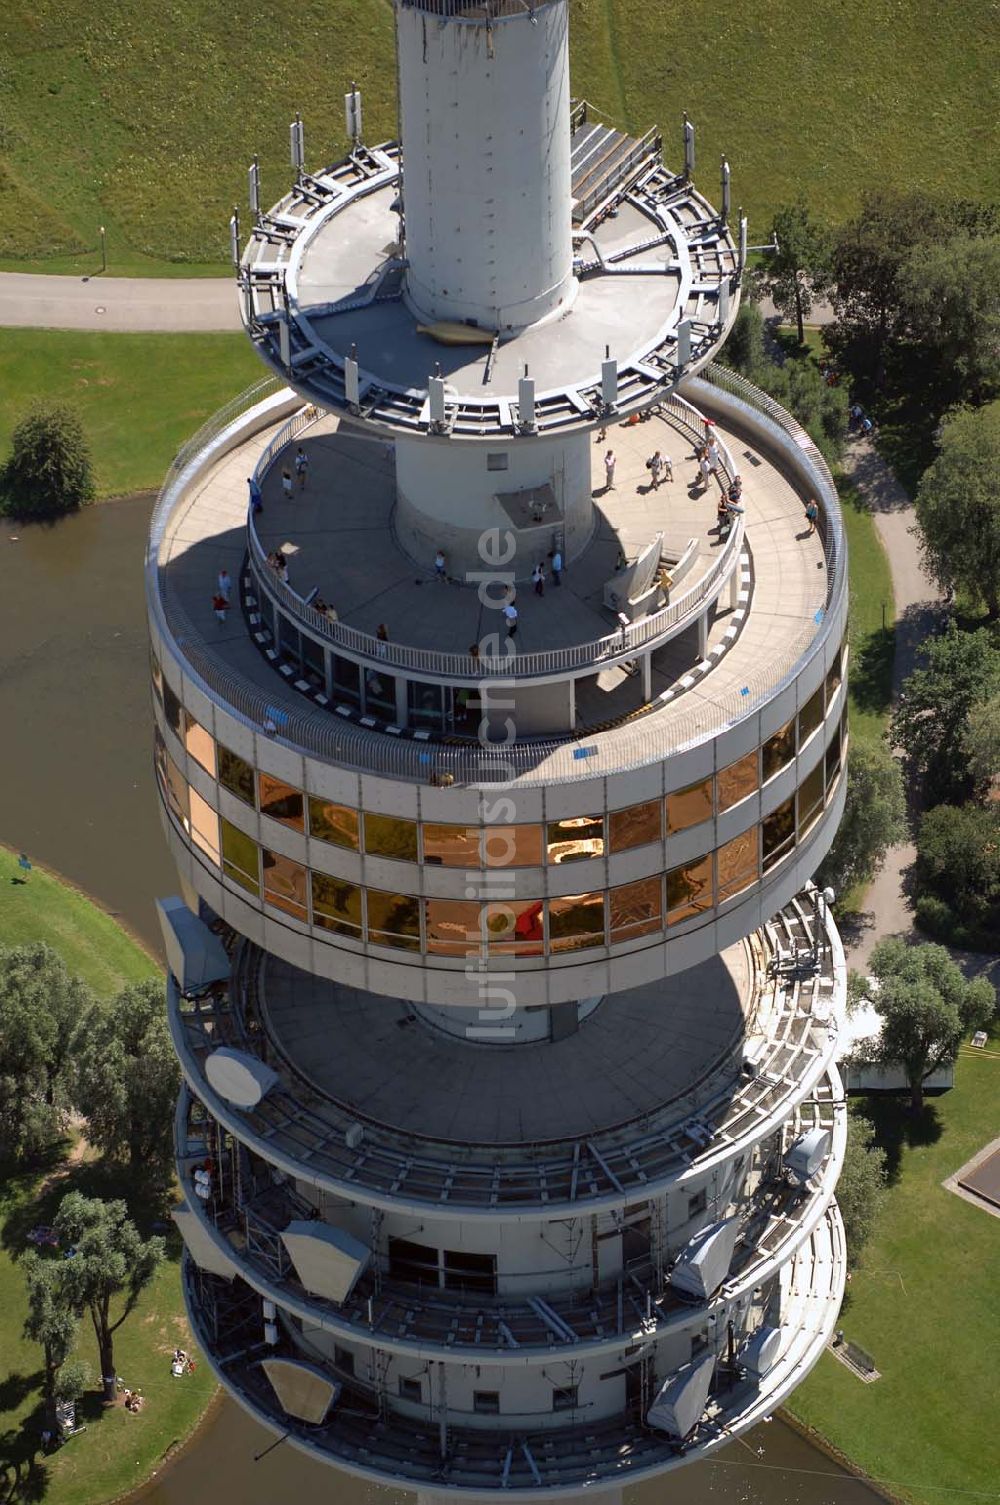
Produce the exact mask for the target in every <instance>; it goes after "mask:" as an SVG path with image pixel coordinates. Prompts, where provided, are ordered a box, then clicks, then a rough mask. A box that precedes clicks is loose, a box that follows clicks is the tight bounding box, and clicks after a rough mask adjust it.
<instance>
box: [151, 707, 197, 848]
mask: <svg viewBox="0 0 1000 1505" xmlns="http://www.w3.org/2000/svg"><path fill="white" fill-rule="evenodd" d="M155 732H156V735H155V739H154V746H155V749H156V772H157V776H158V777H159V780H160V788H161V789H162V790H163V797H164V799H165V800H166V802H167V806H168V808H169V809H170V810H171V811H172V812H173V814H174V815H176V817H177V819H178V820H179V821H180V822H181V824H182V825H183V826H184V827H185V828H187V826H188V822H189V820H190V814H191V806H190V802H189V800H188V784H187V779H186V778H185V777H184V775H183V774H182V773H181V771H180V769H179V768H178V767H177V764H176V763H175V762H174V760H173V758H172V757H171V756H170V754H169V753H168V752H167V744H166V743H165V742H164V740H163V738H162V737H161V736H160V731H159V728H158V727H157V728H156V729H155Z"/></svg>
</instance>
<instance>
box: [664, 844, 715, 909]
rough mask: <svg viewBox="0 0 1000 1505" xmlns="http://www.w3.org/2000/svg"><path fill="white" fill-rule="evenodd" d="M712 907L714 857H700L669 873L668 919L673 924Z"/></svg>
mask: <svg viewBox="0 0 1000 1505" xmlns="http://www.w3.org/2000/svg"><path fill="white" fill-rule="evenodd" d="M711 907H712V859H711V858H710V857H700V858H699V859H698V861H697V862H689V863H687V864H686V866H684V867H675V868H674V869H673V870H672V871H671V872H669V873H668V874H667V920H668V922H669V923H670V924H671V925H676V924H678V923H679V922H680V921H681V920H687V919H690V917H691V916H692V915H696V914H700V913H701V912H702V911H703V910H705V909H710V908H711Z"/></svg>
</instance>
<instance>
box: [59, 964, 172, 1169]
mask: <svg viewBox="0 0 1000 1505" xmlns="http://www.w3.org/2000/svg"><path fill="white" fill-rule="evenodd" d="M179 1090H180V1068H179V1066H178V1064H177V1057H176V1054H175V1052H174V1049H173V1046H172V1044H171V1042H170V1032H169V1030H168V1028H167V1016H166V1006H165V999H164V991H163V983H162V982H158V981H152V980H151V981H149V982H141V983H136V984H135V985H134V986H132V987H129V988H126V989H125V991H124V992H122V993H120V994H119V995H118V997H117V998H116V999H115V1001H114V1003H113V1004H112V1006H111V1008H110V1009H106V1008H102V1007H101V1006H99V1005H95V1006H94V1007H93V1008H92V1009H91V1010H90V1013H89V1015H88V1017H87V1021H86V1027H85V1028H84V1030H83V1032H82V1044H81V1048H80V1051H79V1053H78V1059H77V1079H76V1091H75V1099H76V1106H77V1109H78V1110H79V1112H81V1113H82V1114H83V1115H84V1117H85V1118H86V1120H87V1136H88V1138H89V1139H90V1142H91V1143H92V1144H94V1145H96V1146H97V1147H98V1148H99V1149H101V1150H103V1152H104V1154H105V1155H108V1156H110V1157H112V1158H114V1159H120V1160H125V1161H126V1162H127V1163H128V1165H129V1168H130V1169H131V1170H132V1171H133V1172H134V1173H136V1174H139V1175H153V1176H155V1175H162V1173H163V1172H164V1171H165V1169H166V1168H167V1167H168V1166H169V1165H170V1163H171V1160H172V1147H173V1137H172V1136H173V1121H174V1107H175V1105H176V1101H177V1093H178V1091H179Z"/></svg>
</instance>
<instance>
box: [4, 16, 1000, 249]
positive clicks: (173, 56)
mask: <svg viewBox="0 0 1000 1505" xmlns="http://www.w3.org/2000/svg"><path fill="white" fill-rule="evenodd" d="M571 16H572V59H571V62H572V71H573V89H574V92H575V93H576V94H577V95H585V96H586V97H587V98H589V99H590V100H592V101H593V102H594V104H595V105H597V106H598V107H600V109H602V110H603V111H604V112H605V113H606V114H607V115H608V117H609V118H610V119H612V120H613V121H614V122H615V123H618V124H620V125H624V126H626V127H628V128H629V129H631V130H633V131H636V132H639V133H641V132H642V131H644V130H646V129H647V128H648V127H649V126H651V125H654V124H657V123H658V124H659V125H660V126H661V127H662V128H663V130H664V132H665V134H666V137H667V141H668V152H667V155H668V159H669V160H671V161H677V160H678V157H679V141H680V117H681V111H682V110H685V109H686V110H687V111H688V112H689V113H690V115H691V116H692V118H693V119H694V121H695V124H696V126H697V130H698V178H699V181H700V182H701V184H702V185H703V187H704V188H705V190H706V191H707V192H708V194H709V196H710V197H713V196H714V195H715V193H716V184H717V163H718V160H719V154H720V152H723V151H725V152H727V153H728V155H729V157H730V161H731V163H732V168H733V191H734V204H742V205H743V206H744V207H745V208H746V209H747V210H748V211H749V213H750V215H751V222H752V225H753V227H754V233H753V236H752V239H762V238H764V237H765V234H766V231H767V229H768V226H769V224H770V218H771V215H772V213H773V211H774V209H775V208H776V207H777V206H778V205H779V204H781V203H783V202H785V201H787V200H789V199H791V198H794V197H795V196H796V195H797V194H798V193H799V192H804V193H805V194H806V195H807V196H808V198H809V200H810V202H811V203H812V205H813V206H814V208H815V209H816V210H817V211H818V212H819V213H820V214H821V215H822V216H824V217H826V218H829V219H831V220H835V219H837V218H840V217H843V216H844V215H845V214H846V213H848V212H850V211H851V210H852V209H853V208H854V207H855V205H856V204H857V201H858V197H859V194H860V192H861V190H862V189H863V188H865V187H868V186H871V185H875V184H883V183H885V182H892V183H894V184H896V185H898V186H899V187H900V188H904V189H907V188H912V189H927V190H929V191H936V192H942V193H945V194H947V195H948V196H957V197H962V196H965V197H979V198H989V197H993V196H995V195H996V193H997V191H998V171H1000V159H998V157H997V154H996V153H995V152H994V151H992V150H991V147H992V129H993V127H992V122H993V121H995V119H996V118H997V115H998V113H1000V99H998V82H997V70H996V68H995V65H994V64H993V63H991V61H990V59H991V58H994V57H995V55H996V42H997V16H996V14H995V13H994V12H991V11H990V10H989V9H988V8H984V7H981V6H978V7H977V6H973V5H964V6H962V5H956V6H951V7H949V8H948V11H947V21H946V24H945V22H944V21H943V19H942V12H941V10H940V8H937V7H934V6H929V5H927V4H925V3H915V0H912V3H910V4H907V5H903V6H900V5H899V4H898V3H897V0H840V3H835V0H820V3H819V4H817V5H813V6H810V7H809V9H808V12H804V11H803V9H802V6H801V5H800V4H797V3H796V0H770V3H769V4H768V5H767V6H764V7H761V6H756V7H753V6H751V7H738V6H737V7H734V6H731V5H725V4H723V3H722V0H681V3H679V4H675V5H664V4H663V3H662V0H573V3H572V7H571ZM392 45H393V44H392V10H391V6H390V4H389V0H338V3H337V4H335V5H331V4H329V3H328V0H297V3H295V4H293V3H292V0H275V3H274V4H272V5H271V6H270V7H269V8H268V9H267V10H264V9H263V8H261V7H259V6H252V7H251V8H250V9H249V10H248V11H244V12H242V13H241V15H240V22H239V25H238V26H237V28H236V30H235V32H234V29H233V16H232V13H231V12H230V11H229V10H228V9H226V8H224V7H222V6H219V5H211V4H208V3H207V0H174V3H173V4H171V5H169V6H165V7H164V6H141V7H137V6H135V5H134V4H131V3H130V0H105V3H104V4H102V5H100V6H94V5H92V4H89V3H88V0H12V3H11V4H10V5H8V6H7V8H6V10H5V11H4V15H3V18H2V20H0V55H2V56H3V57H4V59H5V66H4V70H3V75H2V77H3V90H4V118H3V122H2V126H0V259H2V263H3V264H4V265H6V266H7V267H9V268H13V267H23V266H34V267H36V268H42V269H49V270H52V271H64V272H65V271H82V270H86V271H93V270H94V269H95V268H96V266H97V265H98V255H97V245H98V226H99V225H101V224H103V225H105V226H106V228H107V232H108V261H109V270H110V271H112V272H128V273H133V274H142V273H155V274H156V275H163V274H164V273H165V272H166V273H168V274H169V273H170V272H171V271H180V272H184V271H204V270H214V271H218V272H223V271H224V270H225V259H226V256H227V248H228V233H227V224H228V219H229V215H230V212H231V210H232V206H233V204H234V203H235V202H237V201H240V202H241V203H242V202H244V200H245V197H246V169H247V165H248V163H249V161H250V158H251V156H252V155H253V153H254V152H259V153H260V154H261V167H262V172H263V183H264V198H265V201H266V202H271V201H273V200H274V199H276V198H277V197H279V195H280V193H281V192H282V191H283V189H284V188H285V187H286V186H287V185H288V183H289V182H290V178H291V170H290V168H289V165H288V122H289V120H290V119H291V118H292V117H293V115H294V114H295V112H296V111H297V110H300V111H301V112H302V115H303V119H304V121H305V124H306V142H307V160H308V161H309V163H310V164H311V165H313V166H319V165H322V164H323V163H326V162H328V161H330V160H332V159H333V158H335V157H337V156H338V155H340V154H341V153H342V152H343V150H344V135H343V130H344V126H343V109H342V104H341V96H342V93H343V90H344V89H346V88H347V86H348V83H349V81H350V80H351V79H352V78H354V79H356V80H357V82H358V84H359V86H360V88H361V89H362V92H363V95H364V106H365V127H366V131H365V133H366V136H367V138H368V139H369V140H371V141H376V140H379V139H381V138H384V137H386V136H390V135H393V134H394V133H395V130H396V123H395V69H394V67H393V66H392V61H391V59H392Z"/></svg>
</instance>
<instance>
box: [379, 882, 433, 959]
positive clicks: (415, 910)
mask: <svg viewBox="0 0 1000 1505" xmlns="http://www.w3.org/2000/svg"><path fill="white" fill-rule="evenodd" d="M368 939H369V940H370V941H373V942H374V943H375V945H377V946H399V947H401V948H402V949H403V950H404V951H419V950H420V906H419V903H418V901H417V900H416V899H415V898H413V897H412V896H411V895H410V894H387V893H383V891H382V890H381V889H379V888H370V889H369V890H368Z"/></svg>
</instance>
